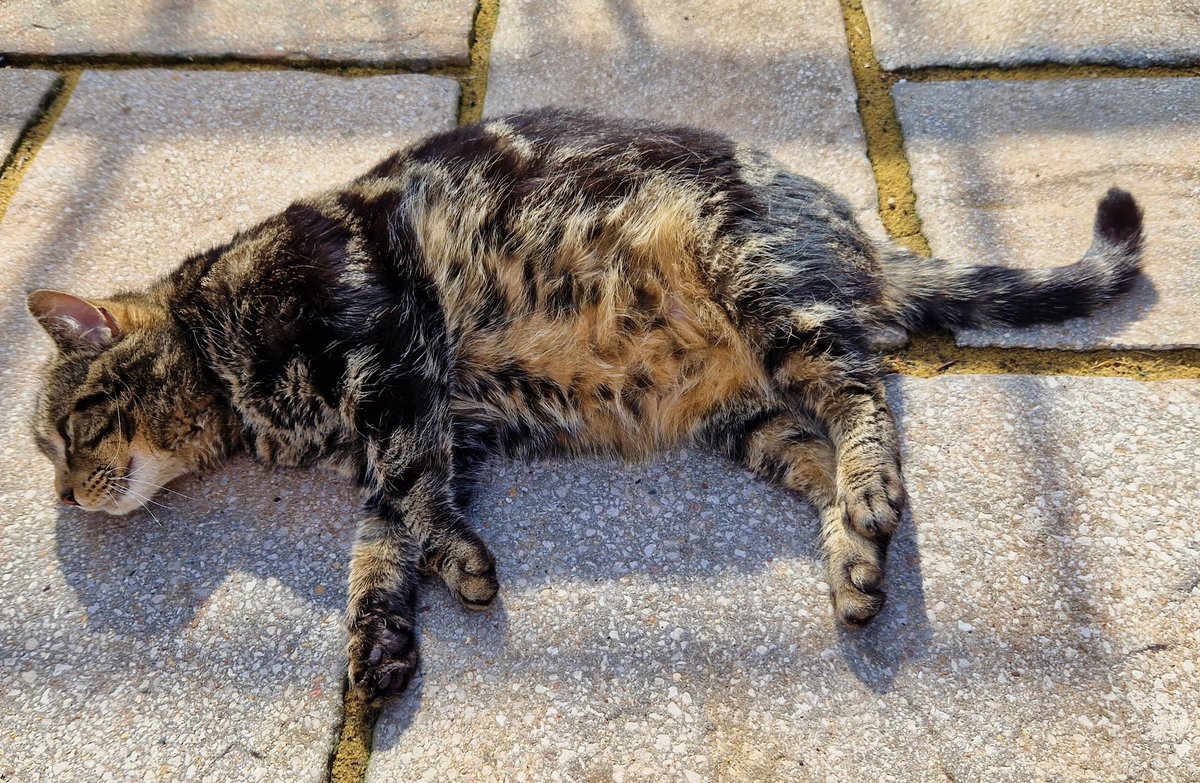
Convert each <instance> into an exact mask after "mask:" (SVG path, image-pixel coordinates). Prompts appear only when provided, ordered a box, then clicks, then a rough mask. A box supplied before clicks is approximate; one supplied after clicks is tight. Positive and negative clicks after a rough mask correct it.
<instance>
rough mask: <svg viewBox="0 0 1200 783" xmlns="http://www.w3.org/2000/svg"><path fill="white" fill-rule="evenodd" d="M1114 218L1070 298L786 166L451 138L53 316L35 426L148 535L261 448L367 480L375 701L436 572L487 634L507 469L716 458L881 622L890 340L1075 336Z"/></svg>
mask: <svg viewBox="0 0 1200 783" xmlns="http://www.w3.org/2000/svg"><path fill="white" fill-rule="evenodd" d="M1140 250H1141V214H1140V211H1139V210H1138V208H1137V206H1136V204H1135V203H1134V201H1133V199H1132V198H1131V197H1130V196H1129V195H1128V194H1126V193H1124V192H1122V191H1118V190H1115V189H1114V190H1113V191H1110V192H1109V194H1108V195H1107V196H1106V197H1105V199H1104V201H1102V202H1101V205H1100V209H1099V212H1098V215H1097V220H1096V230H1095V238H1094V242H1093V246H1092V248H1091V250H1089V251H1088V253H1087V254H1086V255H1085V256H1084V258H1083V260H1081V261H1080V262H1078V263H1077V264H1074V265H1072V266H1068V267H1064V268H1061V269H1051V270H1034V271H1020V270H1012V269H1003V268H998V267H986V266H985V267H979V266H969V265H965V264H954V263H949V262H944V261H940V260H936V259H927V258H922V257H918V256H914V255H912V254H910V253H907V252H905V251H902V250H900V249H898V248H896V247H893V246H891V245H888V244H884V243H880V242H877V241H874V240H872V239H870V238H868V237H867V235H866V234H865V233H864V232H863V231H862V230H861V228H860V227H859V226H858V224H857V223H856V222H855V220H854V217H853V216H852V213H851V209H850V207H849V206H848V204H847V203H846V202H845V201H844V200H843V199H841V198H839V197H838V196H837V195H835V194H833V193H832V192H831V191H829V190H828V189H826V188H825V187H823V186H821V185H819V184H817V183H816V182H814V181H812V180H810V179H807V178H805V177H802V176H798V175H795V174H792V173H789V172H787V171H784V170H782V169H781V168H779V167H778V166H777V165H776V164H775V163H774V161H772V160H771V159H770V158H769V157H768V156H766V155H764V154H762V153H759V152H756V151H754V150H751V149H749V148H746V147H743V146H741V145H738V144H735V143H732V142H730V141H728V140H726V139H724V138H722V137H720V136H717V135H714V134H711V133H708V132H705V131H701V130H696V129H691V128H672V127H663V126H657V125H646V124H632V123H625V122H617V121H611V120H605V119H601V118H599V117H596V116H593V115H589V114H581V113H571V112H565V111H557V110H542V111H537V112H530V113H524V114H517V115H513V116H510V117H506V118H503V119H499V120H493V121H490V122H485V123H483V124H477V125H471V126H467V127H463V128H459V129H457V130H454V131H451V132H448V133H442V134H439V135H436V136H432V137H430V138H428V139H426V140H424V141H422V142H420V143H418V144H416V145H415V146H412V147H410V148H408V149H405V150H403V151H400V152H397V153H396V154H395V155H393V156H391V157H389V158H387V159H386V160H384V161H382V162H381V163H379V165H377V166H375V167H374V168H373V169H371V170H370V171H369V172H367V173H366V174H364V175H363V176H361V177H359V178H358V179H356V180H354V181H353V182H351V183H349V184H347V185H346V186H344V187H341V188H338V189H336V190H332V191H330V192H327V193H323V194H321V195H318V196H315V197H312V198H308V199H303V200H300V201H297V202H296V203H294V204H292V205H291V206H289V207H288V208H287V209H286V210H284V211H283V212H282V213H280V214H278V215H275V216H274V217H271V218H268V219H267V220H265V221H263V222H262V223H260V224H259V225H257V226H255V227H253V228H251V229H249V230H247V231H245V232H243V233H241V234H239V235H237V236H236V237H234V238H233V239H232V240H231V241H230V242H229V243H228V244H225V245H223V246H221V247H217V248H214V249H213V250H211V251H209V252H206V253H202V254H200V255H197V256H194V257H192V258H189V259H187V260H186V261H184V262H183V264H182V265H180V266H179V268H178V269H176V270H175V271H174V272H173V273H171V274H170V275H168V276H167V277H165V278H164V279H162V280H160V281H158V282H157V283H155V284H153V285H152V286H150V288H148V289H147V290H145V291H142V292H135V293H126V294H121V295H118V296H115V297H111V298H108V299H95V300H85V299H79V298H77V297H72V296H69V295H67V294H60V293H57V292H52V291H38V292H35V293H34V294H32V295H31V296H30V299H29V307H30V310H31V311H32V312H33V314H34V315H35V316H36V317H37V318H38V319H39V320H40V321H41V322H42V324H43V325H44V326H45V327H46V328H47V331H49V332H50V334H51V335H52V336H53V337H54V339H55V341H56V342H57V344H58V347H59V349H60V350H59V352H58V354H57V356H56V357H55V358H54V359H53V360H52V361H51V362H50V364H49V366H48V369H47V373H46V382H45V385H44V388H43V389H42V394H41V398H40V403H39V408H38V416H37V420H36V423H35V430H36V436H37V440H38V443H39V445H40V446H41V448H42V449H43V450H44V451H45V452H46V453H47V455H48V456H49V457H50V458H51V459H52V460H53V461H54V463H55V466H56V469H57V476H58V489H59V492H60V494H61V495H62V496H63V498H64V499H65V500H67V501H68V502H73V503H77V504H79V505H81V506H83V507H84V508H86V509H100V510H105V511H108V512H110V513H124V512H127V511H129V510H131V508H133V507H136V505H137V500H138V499H139V497H140V496H142V495H147V496H148V495H150V494H152V493H153V492H154V491H155V490H156V489H157V488H158V487H159V486H160V485H161V484H164V483H166V482H167V481H169V480H170V479H172V478H174V477H175V476H177V475H181V474H183V473H186V472H189V471H194V470H201V469H205V468H208V467H211V466H212V465H214V464H216V463H217V462H219V461H220V459H221V458H223V457H224V456H225V455H227V454H229V453H231V452H233V451H234V450H236V449H239V448H241V447H243V446H246V447H248V448H249V449H250V450H251V451H253V452H254V453H255V454H256V455H257V456H258V457H260V458H261V459H263V460H264V461H267V462H270V463H277V464H284V465H306V464H323V465H326V466H329V467H333V468H335V469H339V470H341V471H343V472H345V473H348V474H349V475H351V476H353V477H354V478H355V480H356V481H357V482H358V485H359V486H360V487H361V491H362V497H363V502H364V506H365V519H364V521H363V522H362V524H361V526H360V529H359V533H358V539H357V543H356V545H355V549H354V556H353V563H352V568H351V575H350V596H349V607H348V612H347V622H348V626H349V634H350V643H349V652H350V676H351V678H352V681H353V683H354V686H355V687H356V688H357V689H358V690H359V691H360V692H361V693H363V694H364V695H365V696H367V697H371V698H377V697H385V696H388V695H391V694H394V693H396V692H398V691H399V690H401V689H402V688H403V687H404V685H405V683H406V682H407V680H408V678H409V676H410V675H411V674H412V672H413V670H414V667H415V666H416V661H417V649H416V644H415V637H414V633H413V627H414V618H415V614H414V606H415V601H416V591H417V573H418V569H420V568H422V567H427V568H430V569H432V570H433V571H435V572H437V573H438V574H440V575H441V577H442V578H443V579H444V580H445V582H446V584H447V585H448V586H449V588H450V589H451V591H452V592H453V593H454V595H455V596H456V597H458V599H459V600H460V601H462V603H463V604H464V605H466V606H468V607H471V608H483V607H486V606H487V605H488V604H489V603H490V602H491V601H492V599H493V598H494V596H495V594H496V590H497V581H496V571H495V562H494V560H493V558H492V556H491V554H490V553H489V552H488V549H487V547H486V546H485V545H484V543H483V541H482V540H481V539H480V538H479V537H478V536H477V535H476V533H475V532H474V531H473V530H472V529H471V527H470V526H469V525H468V523H467V521H466V519H465V517H464V515H463V511H464V508H465V507H466V505H467V502H468V500H469V496H470V490H471V484H472V481H473V479H474V477H475V473H476V468H477V467H478V465H479V464H480V462H481V461H482V460H483V459H485V458H486V457H487V456H488V455H490V454H493V453H508V454H518V455H545V454H559V455H580V454H606V455H613V456H617V457H621V458H626V459H636V458H640V457H644V456H647V455H650V454H654V453H656V452H659V451H661V450H663V449H667V448H671V447H674V446H677V445H680V444H683V443H687V442H692V441H696V440H701V441H704V442H707V443H710V444H712V445H714V446H716V447H717V448H719V449H720V450H722V451H723V452H725V453H726V454H728V455H729V456H730V457H731V458H733V459H734V460H736V461H738V462H740V463H741V464H743V465H745V466H746V467H748V468H749V469H751V470H753V471H754V472H755V473H757V474H758V475H760V476H762V477H763V478H765V479H767V480H768V481H771V482H774V483H777V484H780V485H783V486H785V487H789V488H791V489H793V490H796V491H798V492H802V493H804V494H806V495H807V496H808V497H809V498H810V499H811V500H812V502H813V503H814V504H815V506H816V508H817V509H818V511H819V513H820V517H821V526H822V527H821V530H822V538H823V542H824V545H825V551H826V553H827V556H828V569H829V577H828V582H829V585H830V591H831V594H832V599H833V604H834V608H835V611H836V613H837V616H838V617H839V618H840V619H841V620H842V621H843V622H845V623H846V624H848V625H852V626H854V625H860V624H862V623H865V622H866V621H868V620H869V619H870V618H871V617H872V616H874V615H875V614H876V613H877V612H878V611H879V610H880V607H881V605H882V603H883V591H882V584H883V579H884V557H885V554H886V549H887V544H888V540H889V538H890V536H891V535H892V533H893V532H894V531H895V529H896V526H897V524H898V522H899V518H900V512H901V509H902V506H903V503H904V489H903V485H902V482H901V475H900V464H899V452H898V448H897V441H896V434H895V429H894V425H893V422H892V417H891V414H890V413H889V411H888V407H887V403H886V400H885V396H884V391H883V386H882V384H881V381H880V367H879V364H878V363H877V361H876V359H875V358H874V357H873V355H872V353H871V350H870V345H871V342H872V340H873V339H874V337H875V336H876V335H878V334H881V333H884V332H887V331H888V330H891V331H892V332H895V331H896V330H903V329H910V328H916V327H921V326H929V325H942V326H947V327H952V328H959V327H963V326H971V325H987V324H995V323H1009V324H1025V323H1034V322H1038V321H1052V320H1060V319H1062V318H1067V317H1071V316H1076V315H1082V314H1085V313H1087V312H1089V311H1090V310H1091V309H1092V308H1094V307H1096V306H1098V305H1100V304H1103V303H1104V302H1106V301H1108V300H1109V299H1111V298H1113V297H1114V296H1116V295H1117V294H1119V293H1120V292H1121V291H1122V290H1124V289H1125V288H1127V287H1128V285H1129V284H1130V281H1131V280H1132V278H1133V276H1134V275H1135V274H1136V272H1137V269H1138V263H1139V258H1140Z"/></svg>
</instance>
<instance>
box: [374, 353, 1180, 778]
mask: <svg viewBox="0 0 1200 783" xmlns="http://www.w3.org/2000/svg"><path fill="white" fill-rule="evenodd" d="M889 393H890V399H891V404H892V407H893V409H894V411H895V412H896V413H897V415H898V417H899V420H900V425H901V434H902V441H903V444H904V447H903V448H904V460H905V474H906V477H907V485H908V490H909V493H910V496H911V501H910V502H911V513H910V514H907V515H906V517H905V520H904V523H903V525H902V527H901V530H900V531H899V533H898V535H897V537H896V539H895V540H894V541H893V545H892V548H891V552H890V555H889V568H890V576H889V578H888V592H889V600H888V604H887V607H886V608H885V611H884V613H883V614H882V615H881V616H880V617H879V618H877V620H876V621H875V623H874V624H873V625H872V626H871V627H869V628H868V629H867V630H866V631H864V632H861V633H840V632H839V631H838V630H837V629H836V628H835V625H834V621H833V618H832V615H831V612H830V609H829V605H828V599H827V597H826V586H825V585H824V584H823V583H822V581H821V580H822V569H821V567H820V565H819V563H818V561H817V560H816V535H817V532H816V524H817V523H816V520H815V518H814V515H813V513H812V512H811V510H810V509H809V507H808V505H807V504H806V503H803V502H801V501H799V500H798V499H797V498H796V497H794V496H790V495H788V494H787V493H785V492H782V491H778V490H775V489H772V488H770V487H768V486H766V485H765V484H763V483H761V482H759V481H757V480H755V479H753V478H751V477H749V476H748V475H747V474H746V473H744V472H743V471H741V470H739V469H734V468H731V467H730V466H729V465H728V463H726V462H724V461H723V460H721V459H718V458H717V457H716V456H714V455H712V454H710V453H708V452H704V451H691V452H684V453H679V454H675V455H672V456H670V457H668V458H665V459H661V460H658V461H655V462H653V463H650V464H646V465H641V466H638V467H632V468H626V467H623V466H617V465H613V464H610V463H607V462H599V461H582V462H558V461H546V462H535V463H518V462H498V463H496V464H495V465H493V466H491V468H490V473H489V475H488V476H487V477H486V478H485V480H484V483H483V485H482V487H481V491H480V494H479V496H478V497H477V500H476V503H475V505H474V507H473V510H472V517H473V518H474V520H475V522H476V525H477V528H478V529H479V530H480V531H481V533H482V534H483V535H484V537H485V538H486V539H487V540H488V541H489V542H490V546H491V547H492V551H493V552H494V553H495V554H496V556H497V558H498V561H499V569H500V577H501V592H500V599H499V604H498V606H497V608H495V609H494V610H493V611H491V612H490V613H484V614H473V613H468V612H466V611H464V610H462V609H461V608H460V607H458V606H457V605H456V604H454V602H453V600H452V599H450V598H449V597H448V595H447V594H446V591H445V590H444V589H438V588H435V587H434V586H432V585H431V586H430V589H429V590H428V591H427V592H426V594H425V597H424V599H423V602H422V605H423V608H424V611H423V612H422V614H421V615H420V616H421V635H422V643H423V645H424V647H423V649H424V658H423V663H422V670H421V674H420V676H419V677H418V679H417V680H416V681H415V682H414V685H413V690H412V691H411V692H409V693H408V694H406V695H404V696H403V697H402V698H400V699H399V700H398V701H396V702H394V703H392V704H390V705H389V706H388V707H387V708H386V709H385V711H384V712H383V714H382V716H381V718H380V721H379V723H378V725H377V728H376V735H375V746H374V750H373V754H372V757H371V763H370V767H369V770H368V780H369V781H370V782H371V783H382V782H383V781H391V780H459V781H489V782H490V781H521V780H526V781H541V780H547V781H550V780H613V781H627V782H628V781H661V780H682V781H688V782H689V783H690V782H692V781H705V780H738V781H742V780H746V781H749V780H754V781H782V780H815V781H861V780H881V781H905V782H906V783H907V782H908V781H922V780H939V781H940V780H990V781H1022V783H1023V782H1024V781H1053V780H1105V781H1115V780H1150V779H1154V780H1159V781H1188V780H1196V779H1197V777H1198V776H1200V737H1198V736H1197V734H1198V730H1200V724H1197V722H1196V717H1195V716H1197V715H1200V695H1198V694H1200V675H1198V674H1197V671H1196V658H1197V654H1198V652H1200V631H1198V630H1197V628H1198V627H1200V595H1198V592H1197V586H1196V585H1197V582H1198V581H1200V549H1197V546H1196V535H1195V532H1196V521H1195V520H1196V518H1197V514H1200V476H1198V475H1197V473H1196V470H1195V465H1196V463H1197V461H1198V459H1200V383H1197V382H1194V381H1172V382H1163V383H1154V384H1139V383H1136V382H1131V381H1125V380H1116V379H1087V378H1032V377H982V376H975V377H972V376H959V377H944V378H938V379H931V380H922V379H912V378H905V379H892V380H890V381H889Z"/></svg>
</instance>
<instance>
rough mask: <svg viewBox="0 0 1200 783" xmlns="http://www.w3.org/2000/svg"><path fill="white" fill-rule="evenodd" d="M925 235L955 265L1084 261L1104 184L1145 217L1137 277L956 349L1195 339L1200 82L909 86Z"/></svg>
mask: <svg viewBox="0 0 1200 783" xmlns="http://www.w3.org/2000/svg"><path fill="white" fill-rule="evenodd" d="M893 95H894V96H895V99H896V108H897V111H898V113H899V116H900V123H901V125H902V127H903V131H904V148H905V151H906V152H907V154H908V158H909V160H910V161H911V163H912V175H913V187H914V188H915V191H916V195H917V211H918V213H919V215H920V218H921V224H922V229H923V231H924V233H925V236H926V237H927V238H928V239H929V243H930V245H931V247H932V249H933V252H934V253H935V254H937V255H941V256H945V257H947V258H955V259H961V260H971V261H977V262H987V263H1000V264H1003V265H1006V266H1019V267H1044V266H1055V265H1059V264H1067V263H1072V262H1074V261H1076V260H1078V259H1079V258H1080V257H1081V256H1082V254H1083V252H1084V250H1086V249H1087V246H1088V244H1089V243H1090V241H1091V230H1092V220H1093V217H1094V215H1095V208H1096V202H1097V201H1098V200H1099V199H1100V198H1101V197H1102V196H1103V195H1104V193H1105V191H1107V189H1108V188H1109V187H1110V186H1113V185H1117V186H1120V187H1122V188H1124V189H1126V190H1128V191H1130V192H1132V193H1133V194H1134V195H1135V196H1136V197H1137V199H1138V201H1139V202H1140V203H1141V204H1142V206H1143V207H1144V209H1145V214H1146V233H1147V237H1148V244H1147V249H1146V261H1145V271H1146V274H1145V275H1144V276H1143V278H1142V279H1141V280H1140V281H1139V282H1138V283H1137V284H1135V286H1134V288H1133V289H1132V290H1131V291H1130V292H1129V293H1128V294H1127V295H1126V296H1125V297H1124V298H1123V299H1122V300H1120V301H1119V302H1117V303H1115V304H1113V305H1110V306H1109V307H1107V308H1105V309H1104V310H1102V311H1100V312H1099V313H1098V314H1096V315H1093V316H1091V317H1089V318H1083V319H1076V320H1073V321H1070V322H1068V323H1065V324H1060V325H1057V326H1045V327H1037V328H1030V329H1008V330H998V331H992V332H983V331H967V332H963V333H961V334H960V335H959V337H958V339H959V344H960V345H1000V346H1029V347H1035V348H1076V349H1077V348H1092V347H1114V348H1173V347H1187V346H1197V345H1200V289H1198V288H1197V287H1196V285H1195V266H1196V258H1197V254H1198V253H1200V221H1198V220H1197V215H1198V214H1200V213H1198V212H1197V206H1196V205H1197V203H1200V163H1198V161H1200V79H1192V78H1186V79H1103V80H1087V79H1067V80H1052V81H1020V82H983V81H973V82H940V83H921V84H914V83H902V84H898V85H896V86H895V87H894V88H893Z"/></svg>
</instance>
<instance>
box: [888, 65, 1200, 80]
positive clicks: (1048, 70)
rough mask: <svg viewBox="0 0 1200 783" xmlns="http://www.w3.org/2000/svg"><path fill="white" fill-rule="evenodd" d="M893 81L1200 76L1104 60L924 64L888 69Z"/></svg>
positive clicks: (1197, 69)
mask: <svg viewBox="0 0 1200 783" xmlns="http://www.w3.org/2000/svg"><path fill="white" fill-rule="evenodd" d="M887 74H888V76H889V79H890V81H891V82H892V83H893V84H894V83H895V82H897V81H900V80H906V81H910V82H962V81H976V80H980V79H991V80H995V81H1048V80H1051V79H1179V78H1189V77H1197V76H1200V64H1197V65H1182V66H1169V65H1149V66H1142V67H1126V66H1121V65H1112V64H1102V63H1050V62H1047V63H1032V64H1029V65H1013V66H997V65H977V66H956V67H949V66H925V67H921V68H897V69H895V70H892V71H888V72H887Z"/></svg>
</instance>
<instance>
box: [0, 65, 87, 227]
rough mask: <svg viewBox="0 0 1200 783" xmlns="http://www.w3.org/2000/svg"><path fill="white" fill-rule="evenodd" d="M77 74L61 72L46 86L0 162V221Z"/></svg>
mask: <svg viewBox="0 0 1200 783" xmlns="http://www.w3.org/2000/svg"><path fill="white" fill-rule="evenodd" d="M81 74H82V71H80V70H79V69H73V70H68V71H62V77H61V78H60V79H59V81H58V83H57V84H55V85H54V87H52V88H51V89H50V91H49V92H48V93H47V95H46V98H45V99H44V101H43V103H42V105H41V106H40V107H39V109H38V111H37V113H36V114H34V116H33V118H32V119H31V120H30V122H29V124H28V125H26V126H25V129H24V130H22V131H21V135H20V137H19V138H18V139H17V143H16V146H15V147H14V148H13V152H12V154H11V155H10V156H9V157H8V159H7V160H6V161H5V162H4V166H3V168H0V220H3V219H4V213H6V212H7V211H8V205H9V204H10V203H11V202H12V199H13V196H15V195H16V193H17V187H18V186H19V185H20V184H21V180H22V179H23V178H24V176H25V172H26V171H27V170H28V169H29V165H30V164H31V163H33V157H34V155H36V154H37V151H38V149H40V148H41V146H42V144H43V143H44V142H45V141H46V138H47V137H48V136H49V135H50V131H51V130H52V129H53V128H54V123H56V122H58V118H59V116H61V115H62V113H63V109H65V108H66V107H67V101H69V100H70V99H71V93H72V92H73V91H74V90H75V85H76V84H78V83H79V76H80V75H81Z"/></svg>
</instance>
